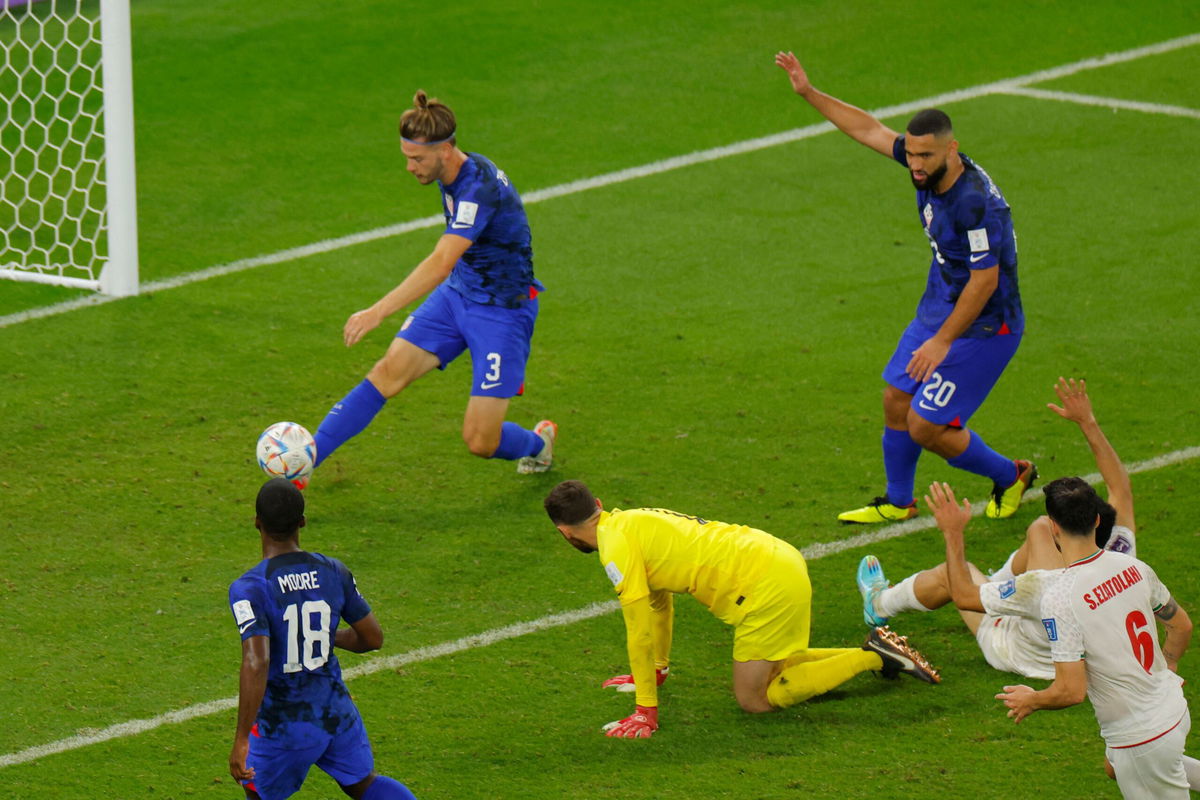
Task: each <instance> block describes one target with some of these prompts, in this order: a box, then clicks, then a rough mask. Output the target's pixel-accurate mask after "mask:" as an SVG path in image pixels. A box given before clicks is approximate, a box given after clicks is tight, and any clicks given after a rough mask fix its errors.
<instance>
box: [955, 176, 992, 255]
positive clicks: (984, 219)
mask: <svg viewBox="0 0 1200 800" xmlns="http://www.w3.org/2000/svg"><path fill="white" fill-rule="evenodd" d="M954 229H955V232H956V233H957V234H958V235H959V236H961V237H963V239H964V240H965V242H966V245H967V246H966V248H965V249H966V250H967V251H968V252H969V255H968V256H967V259H968V262H969V263H968V266H969V267H970V268H971V269H991V268H992V267H995V266H999V264H1000V257H999V256H998V255H997V250H998V249H999V247H1000V244H1001V242H1002V241H1003V236H1004V223H1003V221H1002V220H1001V219H1000V217H999V216H998V214H997V212H995V211H992V210H989V208H988V204H987V200H986V198H984V196H983V195H982V194H980V193H979V192H971V193H970V194H968V195H967V196H966V197H964V198H963V199H962V201H961V202H959V203H958V204H957V209H956V214H955V219H954Z"/></svg>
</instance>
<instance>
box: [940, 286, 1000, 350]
mask: <svg viewBox="0 0 1200 800" xmlns="http://www.w3.org/2000/svg"><path fill="white" fill-rule="evenodd" d="M995 291H996V284H995V283H994V282H992V281H987V280H978V281H974V280H972V281H967V285H966V286H964V287H963V290H962V294H960V295H959V296H958V301H957V302H956V303H955V304H954V310H953V311H951V312H950V316H948V317H946V321H945V322H943V323H942V327H941V328H939V329H938V332H937V335H936V338H937V339H939V340H941V341H942V342H944V343H946V344H952V343H953V342H954V341H955V340H956V339H958V337H960V336H962V335H963V334H964V333H966V332H967V328H970V327H971V324H972V323H973V322H975V320H977V319H979V312H980V311H983V307H984V306H986V305H987V301H988V300H989V299H991V296H992V293H993V292H995Z"/></svg>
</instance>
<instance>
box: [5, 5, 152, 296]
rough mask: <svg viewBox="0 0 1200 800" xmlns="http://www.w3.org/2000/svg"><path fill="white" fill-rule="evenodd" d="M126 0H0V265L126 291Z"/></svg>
mask: <svg viewBox="0 0 1200 800" xmlns="http://www.w3.org/2000/svg"><path fill="white" fill-rule="evenodd" d="M129 44H130V40H129V0H0V59H2V60H0V104H3V112H4V120H3V127H0V177H2V179H3V183H2V184H0V186H2V188H0V277H4V278H11V279H15V280H23V281H34V282H38V283H51V284H58V285H62V286H71V287H77V288H85V289H92V290H99V291H102V292H105V293H107V294H115V295H129V294H136V293H137V287H138V278H137V223H136V201H135V193H134V168H133V99H132V78H131V64H130V49H129Z"/></svg>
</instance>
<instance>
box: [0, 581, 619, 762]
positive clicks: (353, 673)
mask: <svg viewBox="0 0 1200 800" xmlns="http://www.w3.org/2000/svg"><path fill="white" fill-rule="evenodd" d="M620 607H621V604H620V603H619V602H617V601H616V600H609V601H606V602H603V603H592V604H591V605H589V606H584V607H583V608H577V609H575V610H573V611H564V612H562V613H560V614H551V615H549V616H545V617H540V618H538V619H535V620H531V621H529V622H517V623H514V624H512V625H508V626H505V627H503V628H493V629H492V630H490V631H484V632H483V633H477V634H475V635H473V636H464V637H463V638H461V639H455V640H454V641H452V642H443V643H442V644H436V645H432V646H430V647H420V648H417V649H416V650H410V651H409V652H407V653H402V654H400V655H395V656H389V657H387V658H376V659H372V660H369V661H367V662H365V663H363V664H359V665H358V666H355V667H351V668H350V669H347V670H345V671H344V672H343V673H342V676H343V677H344V678H346V679H347V680H349V679H351V678H358V677H361V676H363V675H372V674H374V673H376V672H381V671H383V670H389V669H396V668H397V667H402V666H404V665H405V664H415V663H417V662H420V661H431V660H433V659H435V658H441V657H442V656H448V655H452V654H454V653H460V652H462V651H464V650H474V649H476V648H479V647H487V646H488V645H489V644H495V643H496V642H502V641H504V640H505V639H514V638H516V637H518V636H524V635H526V634H529V633H536V632H537V631H544V630H548V629H549V628H557V627H560V626H562V625H572V624H574V623H576V622H582V621H583V620H585V619H591V618H592V617H599V616H602V615H604V614H609V613H612V612H613V611H616V610H617V609H618V608H620ZM237 702H238V701H237V698H236V697H226V698H225V699H223V700H213V701H211V702H208V703H198V704H197V705H194V706H188V707H187V708H181V709H179V710H177V711H169V712H167V713H166V714H159V715H158V716H157V717H151V718H150V719H135V720H131V721H129V722H121V723H118V724H116V725H110V726H109V727H107V728H102V729H101V730H98V731H95V732H90V733H82V734H79V735H78V736H70V737H68V738H66V739H59V740H58V741H56V742H49V743H48V744H42V745H37V746H36V747H30V748H28V749H26V750H21V751H18V752H16V753H9V754H8V755H4V756H0V769H3V768H4V767H11V766H13V765H15V764H23V763H25V762H26V761H35V760H37V759H39V758H45V757H46V756H51V755H54V754H55V753H62V752H65V751H67V750H76V749H78V748H80V747H87V746H88V745H92V744H99V743H101V742H107V741H109V740H110V739H119V738H122V737H125V736H134V735H136V734H139V733H146V732H147V731H151V730H154V729H155V728H158V727H160V726H162V725H166V724H168V723H173V722H187V721H188V720H190V719H196V718H197V717H206V716H208V715H209V714H219V713H220V712H222V711H231V710H233V709H235V708H237Z"/></svg>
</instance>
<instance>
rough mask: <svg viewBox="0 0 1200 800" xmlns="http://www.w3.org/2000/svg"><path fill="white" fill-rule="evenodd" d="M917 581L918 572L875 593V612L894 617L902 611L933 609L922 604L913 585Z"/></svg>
mask: <svg viewBox="0 0 1200 800" xmlns="http://www.w3.org/2000/svg"><path fill="white" fill-rule="evenodd" d="M916 582H917V576H916V574H913V575H909V576H908V577H907V578H905V579H904V580H902V581H900V583H898V584H896V585H895V586H892V587H889V588H887V589H884V590H883V591H882V592H880V593H879V594H877V595H875V613H876V614H878V615H879V616H881V617H887V618H888V619H891V618H892V617H894V616H896V615H897V614H899V613H900V612H901V611H932V610H933V609H931V608H926V607H925V606H923V605H921V601H920V600H918V599H917V594H916V591H915V590H914V589H913V586H914V585H915V584H916Z"/></svg>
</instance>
